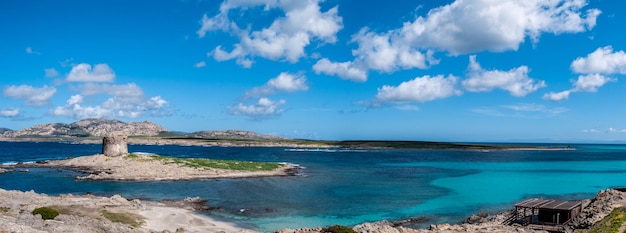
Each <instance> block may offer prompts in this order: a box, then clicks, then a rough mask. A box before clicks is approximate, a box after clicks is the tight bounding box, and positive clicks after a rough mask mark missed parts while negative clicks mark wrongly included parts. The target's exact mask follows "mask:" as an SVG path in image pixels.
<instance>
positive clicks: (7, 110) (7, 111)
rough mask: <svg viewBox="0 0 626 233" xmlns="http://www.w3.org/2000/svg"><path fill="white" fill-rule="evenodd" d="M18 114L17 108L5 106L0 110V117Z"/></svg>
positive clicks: (10, 116)
mask: <svg viewBox="0 0 626 233" xmlns="http://www.w3.org/2000/svg"><path fill="white" fill-rule="evenodd" d="M18 115H20V109H19V108H5V109H2V110H0V117H6V118H12V117H16V116H18Z"/></svg>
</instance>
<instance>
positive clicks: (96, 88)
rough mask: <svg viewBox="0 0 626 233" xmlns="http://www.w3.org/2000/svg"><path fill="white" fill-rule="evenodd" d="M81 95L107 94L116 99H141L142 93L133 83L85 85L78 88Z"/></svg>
mask: <svg viewBox="0 0 626 233" xmlns="http://www.w3.org/2000/svg"><path fill="white" fill-rule="evenodd" d="M78 90H79V91H80V94H81V95H84V96H90V95H98V94H107V95H112V96H118V97H143V96H144V93H143V90H141V87H139V86H137V84H134V83H128V84H125V85H111V84H96V83H86V84H83V85H79V86H78Z"/></svg>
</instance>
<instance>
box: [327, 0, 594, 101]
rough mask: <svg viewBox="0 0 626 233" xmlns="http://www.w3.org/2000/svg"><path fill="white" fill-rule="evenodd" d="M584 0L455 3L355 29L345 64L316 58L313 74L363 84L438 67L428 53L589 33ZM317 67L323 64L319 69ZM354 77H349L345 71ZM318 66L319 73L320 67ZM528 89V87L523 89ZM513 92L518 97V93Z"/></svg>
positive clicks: (504, 47)
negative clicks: (377, 75)
mask: <svg viewBox="0 0 626 233" xmlns="http://www.w3.org/2000/svg"><path fill="white" fill-rule="evenodd" d="M586 5H587V3H586V1H585V0H554V1H542V0H526V1H519V0H499V1H493V0H456V1H454V2H453V3H451V4H449V5H445V6H441V7H438V8H434V9H432V10H430V11H429V12H428V14H427V15H426V16H420V17H417V18H416V19H415V20H413V21H412V22H405V23H404V24H403V25H402V27H400V28H397V29H392V30H389V31H387V32H372V31H371V30H370V29H368V28H363V29H361V30H360V31H359V32H358V33H357V34H355V35H353V37H352V42H355V43H357V44H358V48H357V49H355V50H353V51H352V54H353V55H354V57H355V59H354V60H353V61H351V62H350V61H349V62H333V61H330V60H324V61H322V60H320V61H319V62H318V63H319V64H321V65H320V67H317V69H316V72H319V73H325V74H328V75H338V76H340V77H342V78H349V79H352V80H357V81H363V80H366V78H364V76H365V75H363V74H362V73H366V71H367V70H377V71H382V72H394V71H396V70H399V69H413V68H419V69H426V68H428V67H430V66H432V65H436V64H438V63H439V61H438V60H437V59H435V58H434V57H433V53H434V51H447V52H448V53H449V54H451V55H459V54H468V53H474V52H480V51H492V52H503V51H509V50H517V49H518V48H519V45H520V44H521V43H523V42H524V41H525V40H526V38H527V37H530V38H531V39H532V40H533V41H534V42H535V43H536V42H537V41H539V37H540V35H541V34H543V33H552V34H560V33H577V32H583V31H585V30H588V29H591V28H593V27H594V26H595V24H596V18H597V16H598V15H599V14H600V11H599V10H598V9H588V10H586V11H583V9H582V8H584V7H585V6H586ZM322 65H323V66H322ZM348 66H349V67H351V68H353V69H354V68H356V69H358V70H359V71H361V73H359V75H355V73H352V75H349V74H348V73H346V72H345V70H346V67H348ZM323 68H324V69H323ZM526 87H528V86H526ZM520 91H521V92H517V93H516V94H519V95H524V94H523V93H524V92H525V91H524V90H520Z"/></svg>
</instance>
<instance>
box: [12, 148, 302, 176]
mask: <svg viewBox="0 0 626 233" xmlns="http://www.w3.org/2000/svg"><path fill="white" fill-rule="evenodd" d="M18 168H58V169H69V170H73V171H78V172H81V173H85V174H86V175H85V176H79V177H77V179H81V180H116V181H160V180H161V181H163V180H168V181H176V180H196V179H217V178H252V177H267V176H292V175H295V174H296V173H297V171H298V170H299V169H300V167H299V166H297V165H293V164H288V163H283V164H281V165H280V166H279V167H278V168H276V169H274V170H270V171H247V170H226V169H217V168H206V167H202V168H197V167H189V166H184V165H181V164H177V163H168V162H167V161H164V160H155V159H153V158H151V157H150V156H149V155H134V156H133V157H132V158H131V157H130V156H120V157H109V156H105V155H102V154H96V155H89V156H81V157H76V158H69V159H65V160H52V161H39V162H35V163H22V164H15V165H2V166H0V169H1V170H0V173H2V172H10V171H12V169H13V171H15V170H14V169H18Z"/></svg>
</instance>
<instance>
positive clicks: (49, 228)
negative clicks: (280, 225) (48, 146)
mask: <svg viewBox="0 0 626 233" xmlns="http://www.w3.org/2000/svg"><path fill="white" fill-rule="evenodd" d="M39 207H51V208H53V209H55V210H58V211H59V212H60V213H61V214H60V215H59V216H57V217H56V218H54V220H45V221H44V220H42V219H41V217H40V216H39V215H33V214H31V212H32V211H33V210H34V209H35V208H39ZM105 212H108V213H116V214H123V216H131V217H124V219H136V221H137V222H138V223H139V224H138V225H135V226H132V225H133V224H128V223H120V222H117V221H113V220H110V219H109V218H107V217H105V214H104V213H105ZM0 226H1V227H0V232H85V233H90V232H137V233H147V232H164V231H165V232H168V231H169V232H176V231H177V230H179V229H180V230H184V232H256V231H253V230H250V229H246V228H243V227H240V226H238V225H237V224H236V223H232V222H226V221H222V220H217V219H215V218H211V217H209V216H206V215H202V214H200V213H197V212H194V211H192V210H188V209H185V208H181V207H171V206H167V205H166V204H164V203H160V202H148V201H140V200H127V199H125V198H123V197H121V196H119V195H115V196H112V197H97V196H93V195H70V194H67V195H60V196H48V195H45V194H38V193H35V192H32V191H30V192H21V191H8V190H3V189H0Z"/></svg>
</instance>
